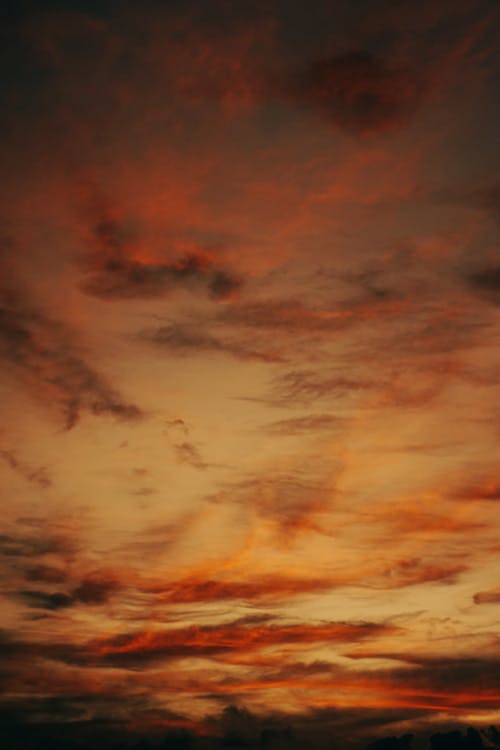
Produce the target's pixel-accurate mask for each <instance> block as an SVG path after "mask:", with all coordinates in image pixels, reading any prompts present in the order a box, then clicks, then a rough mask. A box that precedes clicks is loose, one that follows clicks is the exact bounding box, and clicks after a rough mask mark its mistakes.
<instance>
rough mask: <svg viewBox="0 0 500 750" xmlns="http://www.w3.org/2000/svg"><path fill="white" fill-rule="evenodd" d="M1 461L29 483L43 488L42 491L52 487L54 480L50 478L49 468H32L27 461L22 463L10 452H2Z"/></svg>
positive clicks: (0, 452)
mask: <svg viewBox="0 0 500 750" xmlns="http://www.w3.org/2000/svg"><path fill="white" fill-rule="evenodd" d="M0 459H1V460H3V461H4V462H5V463H6V464H7V466H9V467H10V468H11V469H12V470H13V471H15V472H17V473H18V474H20V475H21V476H22V477H24V479H26V480H27V481H28V482H30V483H31V484H35V485H37V486H38V487H41V489H47V488H48V487H50V486H51V485H52V479H51V478H50V475H49V472H48V469H47V467H45V466H38V467H34V466H31V465H30V464H28V463H26V462H25V461H21V460H20V459H19V458H18V457H17V456H16V455H15V453H13V451H9V450H0Z"/></svg>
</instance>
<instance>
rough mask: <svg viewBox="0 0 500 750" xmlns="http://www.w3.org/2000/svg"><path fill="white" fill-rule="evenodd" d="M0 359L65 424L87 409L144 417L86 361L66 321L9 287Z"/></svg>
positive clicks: (0, 312)
mask: <svg viewBox="0 0 500 750" xmlns="http://www.w3.org/2000/svg"><path fill="white" fill-rule="evenodd" d="M0 359H3V361H4V362H5V363H6V364H7V365H8V366H9V367H11V368H12V370H13V372H14V373H16V374H19V375H20V376H21V378H22V379H23V381H24V382H25V384H26V385H27V386H28V387H30V388H31V390H32V391H33V392H34V393H35V394H36V396H37V398H39V399H40V400H41V401H42V403H44V404H46V403H51V402H53V403H55V405H56V406H57V408H58V410H59V412H60V414H61V415H62V419H63V421H64V426H65V427H66V429H71V428H72V427H74V425H75V424H76V423H77V421H78V419H79V417H80V416H81V413H82V412H88V413H90V414H95V415H101V414H105V415H108V416H113V417H115V418H117V419H123V420H127V421H134V420H137V419H139V418H140V417H141V416H142V415H141V411H140V409H139V408H138V407H137V406H135V405H134V404H130V403H127V402H125V401H124V400H123V399H122V397H121V396H120V394H119V393H118V392H117V391H115V390H114V389H113V388H112V387H111V385H110V384H109V383H108V382H107V380H106V378H105V377H104V376H103V375H101V374H100V373H99V372H97V371H96V370H95V369H94V368H93V367H91V365H89V364H88V363H87V362H86V361H85V359H84V358H83V357H82V356H81V355H80V353H79V352H78V351H77V349H76V348H75V345H74V344H73V342H72V340H71V337H70V334H69V332H68V331H67V330H66V329H65V327H64V326H63V325H62V324H61V323H59V322H57V321H55V320H52V319H51V318H49V317H47V316H46V315H44V314H43V313H42V312H40V311H39V310H36V309H32V308H31V307H29V306H27V305H25V304H23V303H21V301H20V299H19V295H15V294H12V293H9V292H4V293H3V294H2V295H1V296H0ZM34 476H38V477H39V479H40V477H42V475H40V474H39V475H34Z"/></svg>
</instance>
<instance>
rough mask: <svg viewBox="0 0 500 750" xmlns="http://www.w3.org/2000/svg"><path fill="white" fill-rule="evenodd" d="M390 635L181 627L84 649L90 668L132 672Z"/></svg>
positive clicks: (328, 629) (366, 628) (374, 628)
mask: <svg viewBox="0 0 500 750" xmlns="http://www.w3.org/2000/svg"><path fill="white" fill-rule="evenodd" d="M390 632H394V628H392V627H391V626H387V625H381V624H377V623H370V622H362V623H349V622H327V623H320V624H318V625H315V624H299V625H267V624H251V625H244V624H242V623H241V622H233V623H227V624H222V625H211V626H210V625H206V626H202V627H186V628H177V629H173V628H171V629H169V630H164V631H156V632H155V631H140V632H137V633H128V634H127V633H125V634H121V635H119V636H116V637H113V638H109V639H103V640H101V641H96V642H94V643H90V644H89V645H88V651H87V653H88V657H89V658H90V659H91V660H92V661H94V662H95V663H100V664H110V665H115V666H122V667H124V668H131V669H133V668H134V667H136V666H141V665H142V666H144V665H146V664H148V663H151V662H157V661H159V660H166V659H167V660H168V659H178V658H185V657H194V656H214V655H218V656H219V657H220V658H222V657H223V655H224V654H225V653H228V654H236V653H248V652H254V651H260V650H263V649H266V648H269V647H272V646H277V645H280V644H287V645H288V646H289V647H290V646H293V645H299V644H310V645H312V644H316V643H352V642H358V641H360V640H363V639H365V638H373V637H376V636H377V635H383V634H387V633H390Z"/></svg>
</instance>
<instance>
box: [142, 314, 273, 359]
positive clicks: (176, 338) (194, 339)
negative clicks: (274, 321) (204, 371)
mask: <svg viewBox="0 0 500 750" xmlns="http://www.w3.org/2000/svg"><path fill="white" fill-rule="evenodd" d="M140 336H141V338H142V339H143V340H145V341H150V342H151V343H153V344H156V345H157V346H159V347H161V348H164V349H165V350H167V351H171V352H173V353H175V354H177V355H191V356H192V355H197V354H201V353H207V352H208V353H214V354H228V355H230V356H232V357H235V358H236V359H240V360H243V361H248V360H250V361H251V360H255V361H257V362H269V363H274V362H276V363H279V362H282V361H283V358H282V356H281V354H280V352H279V351H277V350H276V349H273V348H263V349H260V348H257V347H255V346H253V345H252V343H248V342H247V341H241V340H238V339H235V338H234V339H233V338H219V337H217V336H213V335H212V334H211V333H208V332H204V331H202V330H200V328H199V327H194V326H188V325H178V324H173V325H165V326H160V327H159V328H156V329H153V330H146V331H142V332H141V334H140Z"/></svg>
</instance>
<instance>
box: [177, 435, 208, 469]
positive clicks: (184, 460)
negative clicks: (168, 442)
mask: <svg viewBox="0 0 500 750" xmlns="http://www.w3.org/2000/svg"><path fill="white" fill-rule="evenodd" d="M174 451H175V455H176V458H177V460H178V461H179V463H181V464H189V465H190V466H193V467H194V468H195V469H206V468H207V467H208V464H207V463H205V461H203V459H202V457H201V454H200V452H199V450H198V448H197V447H196V446H195V445H193V444H192V443H188V442H186V441H185V442H183V443H178V444H177V445H174Z"/></svg>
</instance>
